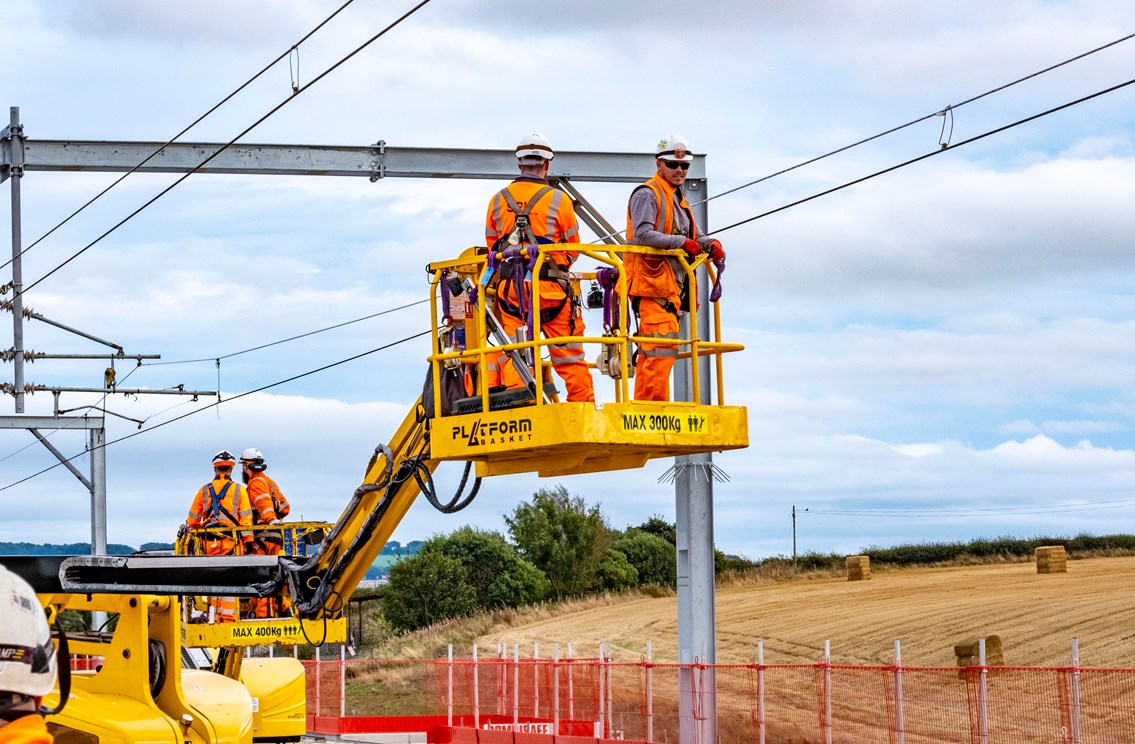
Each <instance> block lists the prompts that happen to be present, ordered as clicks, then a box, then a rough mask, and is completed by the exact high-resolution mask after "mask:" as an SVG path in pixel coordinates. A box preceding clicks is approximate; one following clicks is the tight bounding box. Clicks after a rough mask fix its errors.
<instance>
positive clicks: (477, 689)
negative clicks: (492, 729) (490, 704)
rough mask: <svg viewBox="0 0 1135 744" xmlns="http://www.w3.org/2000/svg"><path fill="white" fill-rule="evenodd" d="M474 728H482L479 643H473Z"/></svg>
mask: <svg viewBox="0 0 1135 744" xmlns="http://www.w3.org/2000/svg"><path fill="white" fill-rule="evenodd" d="M473 728H475V729H477V730H478V731H480V730H481V677H480V669H478V668H477V644H476V643H474V644H473Z"/></svg>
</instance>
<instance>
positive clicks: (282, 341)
mask: <svg viewBox="0 0 1135 744" xmlns="http://www.w3.org/2000/svg"><path fill="white" fill-rule="evenodd" d="M423 302H429V299H425V300H417V301H415V302H409V303H406V304H405V305H399V306H398V307H392V308H390V309H388V310H382V311H380V312H377V313H371V314H370V315H364V316H363V317H361V318H355V319H354V320H347V321H344V322H342V323H336V324H335V325H331V326H327V327H326V328H320V329H318V330H314V331H308V332H307V333H301V334H299V335H298V336H291V337H289V338H282V339H280V340H279V341H270V342H269V343H266V344H260V345H259V346H253V347H252V348H250V349H242V350H241V351H234V352H232V353H231V354H224V355H222V356H212V357H202V358H200V359H178V360H173V361H168V362H146V363H140V364H139V365H138V366H139V367H160V366H163V365H166V364H192V363H195V362H219V361H221V360H222V359H229V358H230V357H235V356H240V355H241V354H248V353H249V352H252V351H260V350H261V349H267V348H268V347H270V346H278V345H280V344H285V343H287V342H289V341H296V340H297V339H301V338H306V337H308V336H314V335H315V334H317V333H324V332H326V331H333V330H335V329H336V328H342V327H343V326H349V325H351V324H352V323H361V322H362V321H364V320H370V319H371V318H377V317H379V316H380V315H389V314H390V313H393V312H397V311H399V310H405V309H406V308H408V307H413V306H415V305H421V304H422V303H423Z"/></svg>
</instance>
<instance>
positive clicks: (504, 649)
mask: <svg viewBox="0 0 1135 744" xmlns="http://www.w3.org/2000/svg"><path fill="white" fill-rule="evenodd" d="M493 668H494V669H496V671H497V707H496V712H497V714H498V715H502V716H503V715H504V714H505V713H507V712H508V711H509V703H508V644H507V643H504V642H503V641H501V642H499V643H497V660H496V666H495V667H493Z"/></svg>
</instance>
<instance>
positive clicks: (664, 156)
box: [654, 134, 694, 163]
mask: <svg viewBox="0 0 1135 744" xmlns="http://www.w3.org/2000/svg"><path fill="white" fill-rule="evenodd" d="M654 157H656V158H658V159H659V160H677V161H679V162H684V163H688V162H690V161H691V160H693V159H694V154H693V153H692V152H690V143H689V142H687V141H686V138H685V137H683V136H682V135H680V134H668V135H666V136H665V137H663V138H662V139H660V140H658V147H656V148H654Z"/></svg>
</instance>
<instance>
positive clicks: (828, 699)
mask: <svg viewBox="0 0 1135 744" xmlns="http://www.w3.org/2000/svg"><path fill="white" fill-rule="evenodd" d="M824 744H832V642H831V641H824Z"/></svg>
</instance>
